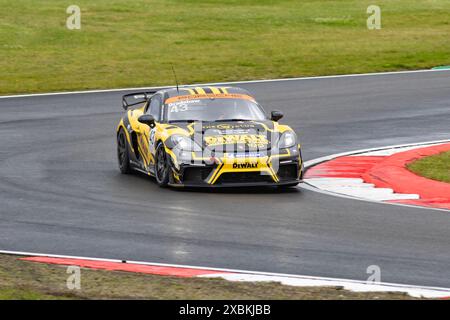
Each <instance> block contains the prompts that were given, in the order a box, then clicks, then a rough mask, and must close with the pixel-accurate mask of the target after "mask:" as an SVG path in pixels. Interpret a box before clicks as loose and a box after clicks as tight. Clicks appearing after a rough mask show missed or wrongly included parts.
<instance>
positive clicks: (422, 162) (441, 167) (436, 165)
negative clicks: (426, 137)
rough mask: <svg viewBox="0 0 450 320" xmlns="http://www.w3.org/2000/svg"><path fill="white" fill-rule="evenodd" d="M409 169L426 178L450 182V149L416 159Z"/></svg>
mask: <svg viewBox="0 0 450 320" xmlns="http://www.w3.org/2000/svg"><path fill="white" fill-rule="evenodd" d="M408 169H409V170H411V171H412V172H414V173H415V174H418V175H420V176H423V177H425V178H429V179H433V180H438V181H443V182H448V183H450V151H447V152H442V153H439V154H437V155H434V156H430V157H425V158H422V159H419V160H416V161H414V162H412V163H410V164H409V165H408Z"/></svg>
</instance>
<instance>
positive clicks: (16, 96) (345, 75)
mask: <svg viewBox="0 0 450 320" xmlns="http://www.w3.org/2000/svg"><path fill="white" fill-rule="evenodd" d="M428 72H450V70H448V69H426V70H409V71H390V72H374V73H355V74H341V75H329V76H316V77H299V78H286V79H261V80H244V81H229V82H210V83H199V84H184V85H180V87H181V86H184V87H192V86H202V85H224V84H244V83H264V82H282V81H299V80H317V79H333V78H350V77H372V76H386V75H397V74H410V73H428ZM169 87H173V85H172V86H171V85H167V86H155V87H134V88H117V89H99V90H84V91H83V90H81V91H67V92H64V91H62V92H48V93H30V94H17V95H8V96H0V99H6V98H24V97H38V96H55V95H71V94H86V93H104V92H121V91H134V90H136V91H142V90H151V89H162V88H169Z"/></svg>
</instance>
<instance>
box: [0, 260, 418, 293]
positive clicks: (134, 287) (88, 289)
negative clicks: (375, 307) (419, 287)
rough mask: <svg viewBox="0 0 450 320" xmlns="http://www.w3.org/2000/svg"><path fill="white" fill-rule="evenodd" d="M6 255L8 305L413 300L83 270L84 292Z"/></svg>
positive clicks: (59, 275)
mask: <svg viewBox="0 0 450 320" xmlns="http://www.w3.org/2000/svg"><path fill="white" fill-rule="evenodd" d="M18 258H19V257H16V256H11V255H0V300H4V299H226V300H229V299H413V298H411V297H410V296H408V295H406V294H401V293H380V292H377V293H357V292H351V291H346V290H342V289H341V288H336V287H294V286H285V285H281V284H279V283H263V282H254V283H251V282H230V281H226V280H222V279H206V278H176V277H165V276H154V275H145V274H135V273H127V272H117V271H114V272H111V271H103V270H92V269H82V270H81V290H69V289H67V287H66V281H67V277H68V276H69V275H68V274H67V273H66V270H67V267H63V266H57V265H46V264H41V263H34V262H27V261H21V260H18Z"/></svg>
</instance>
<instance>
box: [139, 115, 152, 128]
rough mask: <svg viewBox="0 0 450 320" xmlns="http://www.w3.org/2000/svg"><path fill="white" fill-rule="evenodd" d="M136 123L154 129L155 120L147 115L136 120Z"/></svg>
mask: <svg viewBox="0 0 450 320" xmlns="http://www.w3.org/2000/svg"><path fill="white" fill-rule="evenodd" d="M138 121H139V122H140V123H143V124H146V125H148V126H149V127H150V128H154V127H155V118H154V117H153V116H152V115H149V114H143V115H142V116H140V117H139V118H138Z"/></svg>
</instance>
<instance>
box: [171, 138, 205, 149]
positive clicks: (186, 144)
mask: <svg viewBox="0 0 450 320" xmlns="http://www.w3.org/2000/svg"><path fill="white" fill-rule="evenodd" d="M170 139H171V141H172V145H173V148H178V149H180V150H183V151H201V147H200V146H199V145H198V144H197V143H195V142H194V141H193V140H192V139H191V138H189V137H186V136H182V135H173V136H171V137H170Z"/></svg>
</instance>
